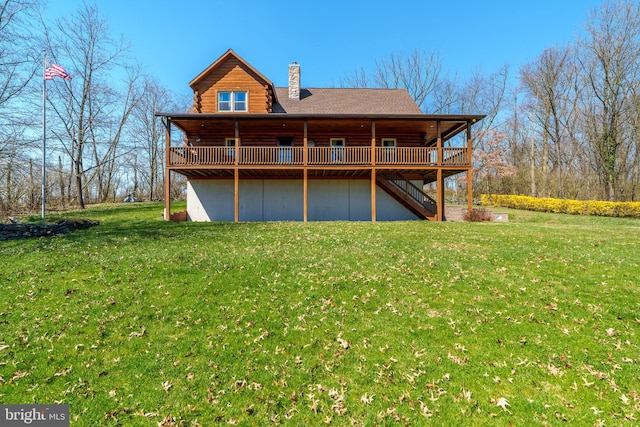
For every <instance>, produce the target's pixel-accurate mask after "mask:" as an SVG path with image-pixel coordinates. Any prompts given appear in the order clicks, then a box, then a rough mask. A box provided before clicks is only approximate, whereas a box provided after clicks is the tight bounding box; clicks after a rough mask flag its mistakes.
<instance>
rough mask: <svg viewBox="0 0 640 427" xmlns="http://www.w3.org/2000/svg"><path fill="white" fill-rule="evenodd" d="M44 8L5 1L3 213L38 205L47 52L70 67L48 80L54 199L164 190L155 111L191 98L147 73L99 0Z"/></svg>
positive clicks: (27, 1) (0, 78)
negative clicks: (50, 14) (52, 15)
mask: <svg viewBox="0 0 640 427" xmlns="http://www.w3.org/2000/svg"><path fill="white" fill-rule="evenodd" d="M43 7H44V5H43V3H42V2H41V1H40V0H1V1H0V212H15V211H25V210H26V211H33V210H34V209H37V207H39V206H40V204H41V178H40V176H41V173H42V167H41V156H42V154H41V153H42V151H41V143H42V121H43V120H42V103H43V95H42V92H43V61H44V56H45V54H46V56H47V59H48V60H49V61H50V62H51V63H55V64H63V66H64V68H65V69H66V71H67V72H68V73H69V74H70V75H71V76H72V80H62V79H54V80H52V81H49V82H48V84H47V85H46V88H47V90H46V92H47V94H46V116H47V120H46V127H47V129H46V133H47V140H48V141H49V144H48V145H50V147H48V148H47V163H46V169H47V182H46V193H45V194H46V199H47V204H48V206H50V207H51V208H67V207H69V206H72V205H77V206H79V207H81V208H83V207H84V206H85V205H86V204H87V203H101V202H107V201H114V200H121V199H122V198H124V197H125V196H126V195H128V194H131V195H133V196H135V197H137V198H140V199H147V200H159V199H162V198H163V194H164V179H165V177H164V173H165V171H164V141H165V128H164V127H163V125H162V123H161V122H160V121H159V120H157V119H156V118H155V117H154V113H156V112H158V111H185V110H186V108H187V103H186V102H185V101H184V100H182V101H180V99H179V98H180V97H179V96H176V95H175V94H172V93H171V92H170V91H169V90H168V89H167V88H165V87H163V86H162V85H161V84H159V83H158V82H157V80H156V79H155V78H154V77H153V76H152V75H150V74H148V73H145V72H144V70H143V69H142V68H141V67H140V66H139V65H138V64H137V63H136V61H135V59H134V58H131V56H130V53H129V50H130V46H129V44H128V43H127V42H126V41H125V40H124V39H122V38H121V39H116V38H114V37H113V36H112V34H111V32H110V30H109V26H108V23H107V21H106V20H105V18H104V17H103V16H102V15H101V13H100V12H99V10H98V9H97V7H96V6H95V5H89V4H86V3H85V4H84V5H83V6H82V7H81V8H80V9H78V10H77V11H76V12H75V13H74V14H72V15H70V16H68V17H64V18H61V19H59V20H57V21H55V22H53V23H50V22H46V21H45V19H44V18H43V16H42V12H43ZM172 191H175V192H177V193H179V192H181V191H182V190H181V188H180V182H179V180H178V181H177V182H176V185H175V188H172ZM176 196H179V194H176Z"/></svg>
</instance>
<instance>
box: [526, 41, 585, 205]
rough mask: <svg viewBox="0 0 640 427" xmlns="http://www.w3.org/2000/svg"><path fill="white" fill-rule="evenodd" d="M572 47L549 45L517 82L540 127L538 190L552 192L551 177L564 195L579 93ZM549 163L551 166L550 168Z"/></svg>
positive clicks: (549, 194) (559, 194)
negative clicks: (539, 186) (521, 87)
mask: <svg viewBox="0 0 640 427" xmlns="http://www.w3.org/2000/svg"><path fill="white" fill-rule="evenodd" d="M576 76H577V73H576V67H575V50H574V49H572V48H571V47H564V48H555V47H553V48H548V49H545V50H544V51H543V52H542V54H541V55H540V56H539V57H538V58H536V59H535V60H534V61H532V62H530V63H528V64H525V65H523V66H522V67H521V68H520V82H521V84H522V86H523V88H524V90H525V93H526V96H527V99H528V101H529V107H530V114H531V117H532V119H533V120H534V124H532V126H534V128H537V129H540V133H539V136H540V139H541V140H542V148H541V150H540V153H541V154H540V157H539V164H540V167H541V173H540V181H541V190H540V192H541V194H543V195H544V196H547V197H549V196H551V190H550V182H549V180H550V178H552V177H553V178H554V181H555V186H556V188H557V194H556V195H557V196H560V197H564V194H565V191H564V181H565V177H566V176H568V174H571V173H572V172H573V171H571V170H569V166H570V165H571V162H572V160H573V154H574V153H573V152H572V150H571V147H572V144H570V142H571V137H572V135H574V134H575V121H576V109H577V100H578V96H579V94H580V90H581V88H580V86H579V85H578V80H577V77H576ZM549 167H551V170H549Z"/></svg>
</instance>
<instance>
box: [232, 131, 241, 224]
mask: <svg viewBox="0 0 640 427" xmlns="http://www.w3.org/2000/svg"><path fill="white" fill-rule="evenodd" d="M239 146H240V124H239V123H238V120H236V125H235V154H236V155H235V156H234V159H235V160H234V164H235V168H234V170H233V220H234V221H235V222H239V221H240V171H239V170H238V155H239V154H240V153H239V151H240V150H239V149H238V147H239Z"/></svg>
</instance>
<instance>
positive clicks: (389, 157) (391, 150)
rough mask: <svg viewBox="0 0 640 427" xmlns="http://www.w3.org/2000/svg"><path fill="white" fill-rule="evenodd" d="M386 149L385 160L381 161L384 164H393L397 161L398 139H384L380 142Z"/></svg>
mask: <svg viewBox="0 0 640 427" xmlns="http://www.w3.org/2000/svg"><path fill="white" fill-rule="evenodd" d="M380 143H381V144H382V147H383V148H384V150H383V151H384V154H383V158H382V159H380V160H382V161H384V162H389V163H393V162H395V161H396V150H395V148H396V139H395V138H382V140H381V141H380Z"/></svg>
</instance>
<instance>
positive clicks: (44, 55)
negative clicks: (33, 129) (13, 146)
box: [42, 49, 47, 221]
mask: <svg viewBox="0 0 640 427" xmlns="http://www.w3.org/2000/svg"><path fill="white" fill-rule="evenodd" d="M46 73H47V50H46V49H42V220H43V221H44V217H45V211H46V203H47V202H46V190H47V188H46V187H47V78H46Z"/></svg>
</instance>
